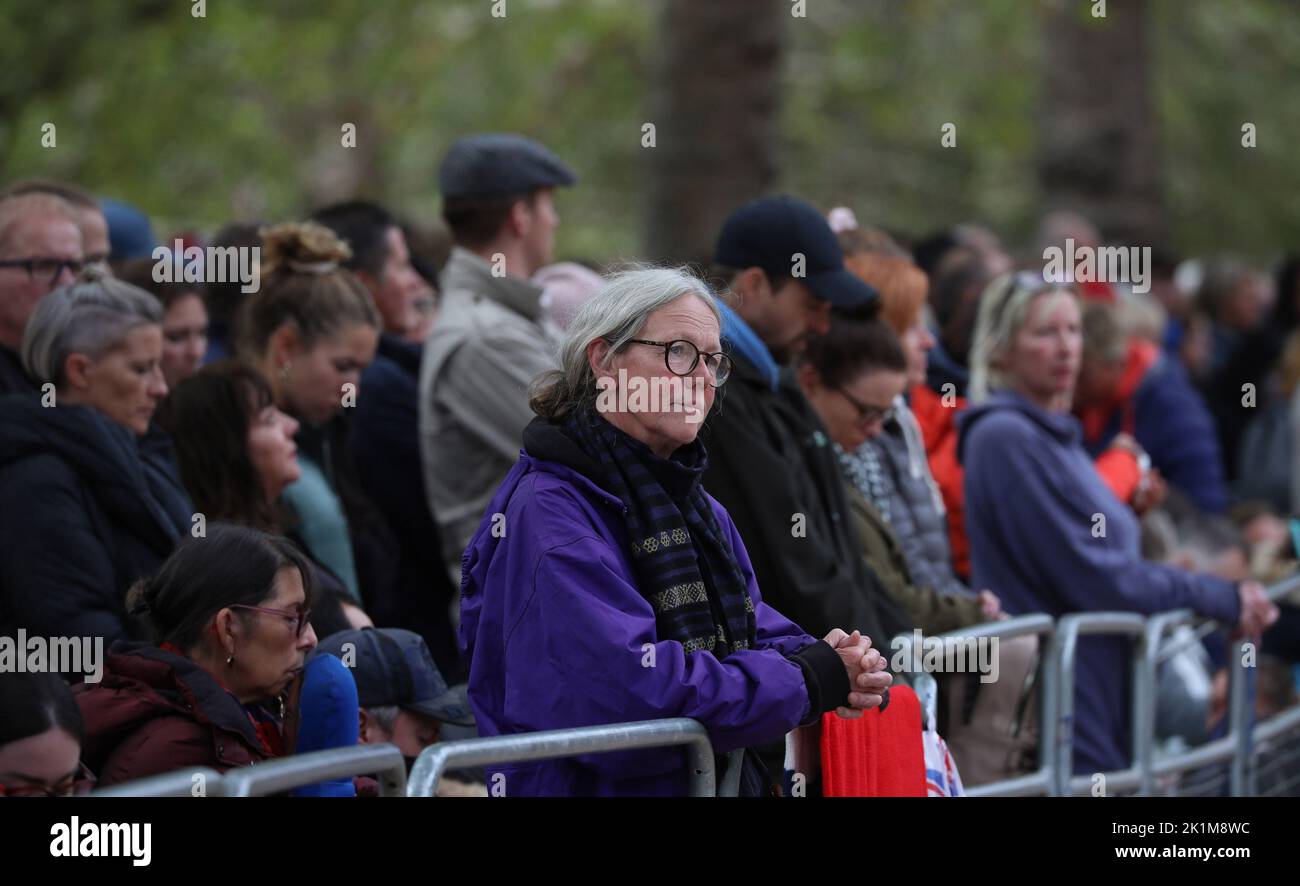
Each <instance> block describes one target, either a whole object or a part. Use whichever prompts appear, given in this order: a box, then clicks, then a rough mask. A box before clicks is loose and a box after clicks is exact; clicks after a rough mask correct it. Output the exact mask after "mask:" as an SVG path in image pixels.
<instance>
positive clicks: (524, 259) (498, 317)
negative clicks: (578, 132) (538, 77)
mask: <svg viewBox="0 0 1300 886" xmlns="http://www.w3.org/2000/svg"><path fill="white" fill-rule="evenodd" d="M438 178H439V187H440V189H441V191H442V198H443V218H444V219H445V220H446V222H447V225H448V226H449V227H450V228H451V232H452V237H453V238H454V240H455V243H456V245H455V246H454V247H453V248H452V252H451V257H450V259H449V260H448V262H447V266H446V268H444V269H443V273H442V285H443V296H442V311H441V315H440V317H439V319H438V322H437V324H436V325H435V326H434V328H433V330H432V332H431V333H430V335H429V338H428V340H427V342H426V343H425V349H424V357H423V360H422V361H421V366H420V454H421V459H422V462H423V465H424V481H425V492H426V494H427V495H428V497H429V505H430V508H431V509H432V510H433V513H434V516H435V519H436V520H437V521H438V526H439V529H440V531H441V534H442V541H443V551H442V555H443V559H444V560H445V562H446V564H447V568H448V570H449V571H450V572H451V574H452V577H453V579H454V580H455V581H456V582H457V583H458V584H459V579H460V560H461V555H462V553H463V552H464V550H465V546H466V545H467V544H468V543H469V540H470V538H471V536H473V534H474V531H475V530H476V529H477V528H478V524H479V521H480V520H481V519H482V517H483V510H484V508H485V507H486V506H487V504H488V502H489V501H490V500H491V498H492V494H493V492H495V491H496V488H497V486H498V485H499V484H500V482H501V480H502V478H504V477H505V475H506V473H507V472H508V471H509V470H510V467H511V466H512V465H513V464H514V463H515V461H517V460H518V457H519V449H520V446H521V445H522V440H523V430H524V426H525V425H527V424H528V422H529V421H530V420H531V419H532V417H533V416H532V412H531V410H530V409H529V408H528V386H529V384H530V383H531V382H532V381H533V379H534V378H535V377H536V376H538V375H539V374H541V373H543V372H545V371H547V370H550V369H555V368H557V366H558V360H557V358H556V355H555V353H554V352H553V350H552V348H551V346H550V345H549V344H548V341H547V338H546V334H545V332H544V330H543V328H542V325H541V305H540V301H539V299H540V298H541V294H542V288H541V287H540V286H538V285H536V284H534V283H532V282H531V281H530V279H529V278H531V277H532V276H533V274H535V273H536V272H537V271H538V270H539V269H541V268H542V267H544V266H546V265H548V264H550V263H551V256H552V251H553V248H554V242H555V230H556V228H557V227H558V225H559V221H560V220H559V216H558V215H557V214H556V212H555V206H554V203H553V202H552V192H553V190H554V189H555V188H557V187H560V186H568V185H572V184H574V183H575V182H576V181H577V178H576V176H575V175H574V174H573V172H572V170H570V169H569V167H568V166H566V165H565V164H564V163H563V162H562V161H561V160H560V159H559V158H558V157H556V156H555V155H554V154H552V153H551V152H550V151H549V150H547V149H546V148H545V147H544V146H542V145H540V144H538V143H537V142H535V141H532V140H531V139H527V138H524V137H523V136H519V135H510V134H489V135H473V136H468V137H466V138H462V139H459V140H457V141H456V142H455V143H453V144H452V146H451V148H450V149H449V150H448V151H447V155H446V157H445V158H444V159H443V162H442V167H441V169H440V170H439V175H438Z"/></svg>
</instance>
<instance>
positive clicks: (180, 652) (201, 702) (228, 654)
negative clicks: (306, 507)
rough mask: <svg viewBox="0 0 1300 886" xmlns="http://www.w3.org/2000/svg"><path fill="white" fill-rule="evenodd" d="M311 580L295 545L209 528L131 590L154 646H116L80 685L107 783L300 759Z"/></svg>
mask: <svg viewBox="0 0 1300 886" xmlns="http://www.w3.org/2000/svg"><path fill="white" fill-rule="evenodd" d="M314 598H315V583H314V582H313V580H312V570H311V569H310V568H309V566H308V563H307V560H306V558H305V557H304V556H303V555H302V553H301V552H300V551H299V550H298V549H297V547H296V546H295V545H294V544H293V543H292V542H290V541H289V540H288V539H285V538H280V537H277V536H273V535H268V534H267V533H265V532H260V531H258V530H256V529H249V528H246V527H242V526H231V525H228V524H222V523H217V524H210V525H209V526H208V527H207V535H206V536H205V537H200V538H193V539H190V540H188V541H186V542H185V543H184V544H182V545H181V546H180V547H179V548H177V550H176V552H175V553H174V554H172V556H171V557H169V558H168V559H167V561H166V562H165V563H163V565H162V568H161V569H160V570H159V572H158V574H157V575H156V576H154V577H153V578H152V579H149V580H147V581H143V582H140V583H138V584H137V585H136V586H135V587H133V588H132V589H131V593H130V595H129V598H128V603H129V605H130V606H131V611H132V612H133V613H136V614H139V615H142V616H143V617H144V618H145V619H146V620H147V622H148V624H149V626H150V630H151V631H152V634H153V641H154V642H153V644H146V643H135V644H119V645H118V646H115V647H114V649H113V652H112V653H110V654H109V656H108V661H107V662H106V664H105V668H104V677H103V680H102V681H101V682H99V683H97V684H82V685H79V686H77V687H75V688H74V690H73V691H74V692H75V693H76V695H77V702H78V703H79V704H80V706H81V713H82V716H83V717H84V718H85V724H86V740H85V749H84V751H83V754H82V757H83V760H84V761H85V763H86V765H87V766H89V767H90V769H91V770H92V771H94V772H95V773H96V774H97V775H98V776H99V782H100V783H101V784H115V783H119V782H125V781H132V780H134V779H138V778H144V777H146V776H150V775H158V774H161V773H164V772H171V771H173V770H176V769H181V768H185V767H191V766H207V767H210V768H212V769H216V770H217V771H225V770H227V769H232V768H235V767H239V766H247V765H250V764H252V763H256V762H258V761H261V760H267V759H270V758H273V757H280V756H283V755H285V754H289V753H292V752H293V748H294V744H295V738H296V735H297V727H298V716H297V695H298V692H299V691H300V689H301V680H302V670H303V662H304V659H305V657H306V654H307V653H308V652H310V651H311V650H312V649H313V648H314V647H315V646H316V634H315V632H314V631H313V630H312V627H311V623H310V621H309V615H310V611H311V605H312V602H313V600H314Z"/></svg>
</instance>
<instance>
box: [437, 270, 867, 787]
mask: <svg viewBox="0 0 1300 886" xmlns="http://www.w3.org/2000/svg"><path fill="white" fill-rule="evenodd" d="M721 351H722V346H721V344H720V342H719V314H718V308H717V305H716V302H715V300H714V296H713V294H712V293H711V292H710V291H709V289H708V288H707V287H706V286H705V285H704V284H703V283H702V282H701V281H700V280H698V279H697V278H695V277H693V276H691V275H690V274H688V273H685V272H683V271H676V270H664V269H639V270H632V271H627V272H624V273H621V274H618V275H616V276H614V277H612V278H610V279H609V280H608V281H607V282H606V283H605V285H604V286H603V287H602V289H601V291H600V292H599V293H597V294H596V296H595V297H594V298H592V299H591V300H590V301H589V302H587V303H586V304H585V305H584V306H583V307H582V309H581V310H580V311H579V312H578V314H577V315H576V316H575V317H574V319H573V321H572V323H571V324H570V325H569V328H568V330H567V333H566V336H565V339H564V342H563V344H562V345H561V349H560V365H561V367H562V368H561V369H560V370H557V371H553V372H551V373H548V374H545V375H543V376H541V377H539V378H538V379H537V380H536V381H535V382H534V386H533V397H532V403H531V405H532V408H533V411H534V412H536V413H537V418H536V419H534V420H533V422H532V423H531V424H530V425H528V427H527V428H526V430H525V431H524V439H523V443H524V448H523V451H522V452H521V453H520V459H519V462H518V463H517V464H516V465H515V467H514V468H513V469H512V470H511V471H510V473H509V475H507V477H506V479H505V481H504V482H503V483H502V485H501V487H500V489H498V491H497V493H496V496H495V497H494V498H493V500H492V502H491V504H490V505H489V507H488V509H487V512H486V513H485V514H484V516H483V521H482V523H481V525H480V527H479V529H478V532H477V533H476V534H475V535H474V537H473V539H472V540H471V542H470V545H469V547H468V549H467V550H466V552H465V555H464V558H463V562H462V567H463V568H462V579H461V595H462V596H461V628H460V630H461V646H462V648H463V650H464V651H465V652H466V653H467V657H468V659H469V661H470V681H469V696H470V702H471V704H472V706H473V708H474V712H475V715H476V719H477V723H478V728H479V732H480V734H481V735H503V734H511V733H521V732H533V731H536V730H544V729H557V728H563V727H574V726H591V725H596V724H608V723H618V722H624V721H631V720H651V719H658V718H663V717H693V718H695V719H696V720H698V721H700V722H701V723H703V724H704V726H705V727H706V728H707V729H708V732H709V736H710V738H711V739H712V741H713V747H714V750H715V751H717V752H720V753H723V752H734V753H732V754H731V756H730V761H729V762H730V768H729V769H728V771H729V772H730V773H731V774H732V775H733V776H734V777H736V778H738V779H739V782H738V784H739V789H740V792H741V793H742V794H763V793H767V792H768V791H769V790H770V779H769V777H768V776H767V774H766V772H765V771H764V770H763V767H762V764H761V762H760V761H759V760H758V758H757V755H756V754H754V753H753V752H749V751H744V750H743V749H745V748H747V747H752V746H754V745H756V744H761V743H765V742H769V741H772V740H775V739H780V738H781V737H782V736H783V735H784V734H785V733H787V732H789V731H791V730H793V729H795V728H796V727H799V726H811V725H814V724H817V723H819V722H820V720H821V716H822V714H823V713H825V712H828V711H837V712H838V713H839V714H840V715H841V716H846V717H854V716H858V711H861V710H864V709H867V708H870V707H874V706H877V705H879V704H880V703H881V701H882V697H883V694H884V692H885V691H886V689H887V687H888V685H889V682H890V676H889V674H888V672H887V671H885V670H884V668H885V660H884V657H883V656H882V655H881V654H880V653H879V652H878V651H877V650H875V649H872V648H871V642H870V640H868V639H867V638H864V637H862V636H861V635H860V634H859V633H858V632H857V631H854V632H853V633H852V634H846V633H845V632H844V631H843V630H839V629H836V630H833V631H831V633H830V634H828V635H827V636H826V637H825V639H824V640H816V639H814V638H813V637H810V636H808V635H807V634H806V633H805V632H804V631H803V630H802V629H801V628H799V627H798V626H796V625H794V624H792V623H791V622H790V621H788V620H787V619H785V618H783V617H782V616H781V615H780V614H778V613H777V612H775V611H774V610H773V609H772V608H771V607H769V606H768V605H767V604H765V603H764V602H763V600H762V597H761V596H760V595H759V588H758V586H757V584H756V582H755V580H754V571H753V569H752V567H751V565H750V560H749V556H748V554H747V553H746V552H745V546H744V544H743V543H742V541H741V539H740V535H739V533H738V532H737V531H736V528H735V526H734V525H733V523H732V521H731V518H730V517H729V516H728V515H727V512H726V511H725V510H724V509H723V508H722V506H721V505H719V504H718V503H717V501H715V500H714V499H713V498H712V497H711V496H709V494H708V493H707V492H705V491H704V489H703V488H702V487H701V486H700V477H701V474H702V473H703V472H704V469H705V467H706V465H707V458H708V457H707V454H706V452H705V448H704V444H703V443H702V442H701V441H700V440H699V439H697V433H698V432H699V429H700V423H701V422H702V421H703V419H704V417H705V416H706V415H707V413H708V411H709V409H710V408H711V407H712V405H713V402H714V396H715V394H716V391H717V388H718V387H719V386H721V385H722V384H723V383H724V382H725V381H726V379H727V374H728V372H729V371H730V360H729V359H728V358H727V356H726V355H725V354H723V353H721ZM687 773H688V764H687V762H686V757H685V754H684V752H683V751H681V750H680V749H656V750H646V751H635V752H625V753H617V754H594V755H586V756H582V757H577V758H572V759H566V760H558V761H547V762H540V763H531V764H518V765H514V766H508V767H501V768H499V769H496V770H494V771H493V772H492V773H490V780H489V785H494V786H499V788H501V789H503V790H504V792H505V793H506V794H507V795H511V796H518V795H565V794H589V795H606V796H610V795H628V794H681V793H684V792H685V791H686V788H687Z"/></svg>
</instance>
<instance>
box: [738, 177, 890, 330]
mask: <svg viewBox="0 0 1300 886" xmlns="http://www.w3.org/2000/svg"><path fill="white" fill-rule="evenodd" d="M798 256H803V267H802V271H803V273H802V275H799V274H797V273H796V272H797V271H799V270H800V269H799V267H798V258H797V257H798ZM713 260H714V262H716V263H717V264H720V265H726V266H727V267H731V268H741V269H743V268H762V269H763V270H764V271H765V272H766V273H767V274H768V276H771V277H789V276H792V275H793V276H796V278H797V279H801V280H802V281H803V282H804V283H805V284H807V286H808V288H809V289H810V290H812V294H813V295H815V296H817V297H818V298H820V299H823V300H825V301H828V302H830V303H831V304H832V305H835V306H836V307H838V308H856V307H858V306H860V305H863V304H866V303H867V302H869V301H871V300H873V299H875V298H876V290H875V289H873V288H872V287H871V286H869V285H868V284H867V283H866V282H865V281H863V280H861V279H859V278H858V277H857V276H855V275H854V274H852V273H850V272H849V271H847V270H845V269H844V252H843V250H841V249H840V241H839V240H838V239H837V238H836V236H835V232H834V231H832V230H831V226H830V225H829V224H827V223H826V219H825V218H823V217H822V214H821V213H820V212H818V211H817V209H816V207H814V206H813V205H812V204H810V203H806V202H805V201H803V200H800V199H799V198H797V197H763V198H762V199H759V200H754V201H753V202H751V203H746V204H745V205H744V206H742V207H740V208H739V209H737V210H736V211H735V212H733V213H732V214H731V215H730V216H729V217H728V218H727V220H726V222H724V223H723V225H722V232H721V233H720V234H718V245H717V247H716V248H715V249H714V252H713Z"/></svg>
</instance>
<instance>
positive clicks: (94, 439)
mask: <svg viewBox="0 0 1300 886" xmlns="http://www.w3.org/2000/svg"><path fill="white" fill-rule="evenodd" d="M22 357H23V364H24V366H25V368H26V369H27V372H28V373H29V374H30V375H31V377H32V378H33V379H35V380H36V382H37V384H38V385H40V386H41V391H40V393H38V394H23V393H16V394H9V395H7V396H5V397H4V398H3V399H0V539H3V540H4V551H3V553H0V634H10V635H12V634H13V632H14V630H15V629H17V628H25V629H26V630H27V632H28V634H31V635H42V636H55V635H59V636H68V635H75V636H86V637H103V638H104V640H105V642H106V643H111V642H112V641H115V640H119V639H126V638H130V637H143V636H144V635H145V633H146V632H145V631H144V628H143V625H138V624H136V623H135V622H134V620H133V619H131V618H130V617H129V616H128V615H127V612H126V607H125V596H126V591H127V589H128V588H129V587H130V586H131V584H132V583H133V582H135V581H136V580H137V579H139V578H141V577H143V576H148V575H151V574H153V572H154V571H155V570H156V569H157V568H158V566H159V565H160V564H161V563H162V561H163V560H164V559H166V557H167V555H168V554H169V553H171V550H172V548H173V547H174V546H175V544H176V542H177V541H178V540H179V539H180V537H181V535H182V533H184V532H186V531H187V530H188V529H189V527H190V525H191V512H192V508H191V505H190V501H189V498H188V497H187V496H186V494H185V490H184V488H183V487H182V486H181V483H180V480H179V477H178V474H177V471H176V467H175V464H174V462H172V461H170V459H169V458H168V457H167V453H166V451H165V450H164V449H161V448H157V447H155V448H154V449H151V450H149V451H146V450H145V449H144V448H142V438H143V437H144V436H145V434H146V433H147V432H149V431H150V421H151V419H152V417H153V413H154V408H155V407H156V406H157V405H158V401H159V400H160V399H162V398H163V397H164V396H166V394H167V385H166V384H165V383H164V381H163V375H162V368H161V359H162V307H161V306H160V305H159V304H158V300H157V299H155V298H154V297H153V296H151V295H149V294H148V293H147V292H145V291H143V290H141V289H138V288H136V287H134V286H131V285H130V284H128V283H124V282H122V281H120V280H116V279H114V278H113V277H112V276H109V275H108V274H107V273H106V272H104V271H101V270H99V269H97V268H89V269H87V270H85V271H83V272H82V274H81V276H80V277H79V278H78V279H77V280H76V281H75V282H74V283H71V284H69V285H67V286H64V287H61V288H59V289H56V290H54V291H53V292H51V293H49V294H48V295H46V296H45V297H44V298H42V299H41V301H40V303H39V304H38V305H37V307H36V310H35V312H34V313H33V315H32V318H31V320H30V321H29V322H28V324H27V329H26V332H25V334H24V337H23V347H22Z"/></svg>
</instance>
